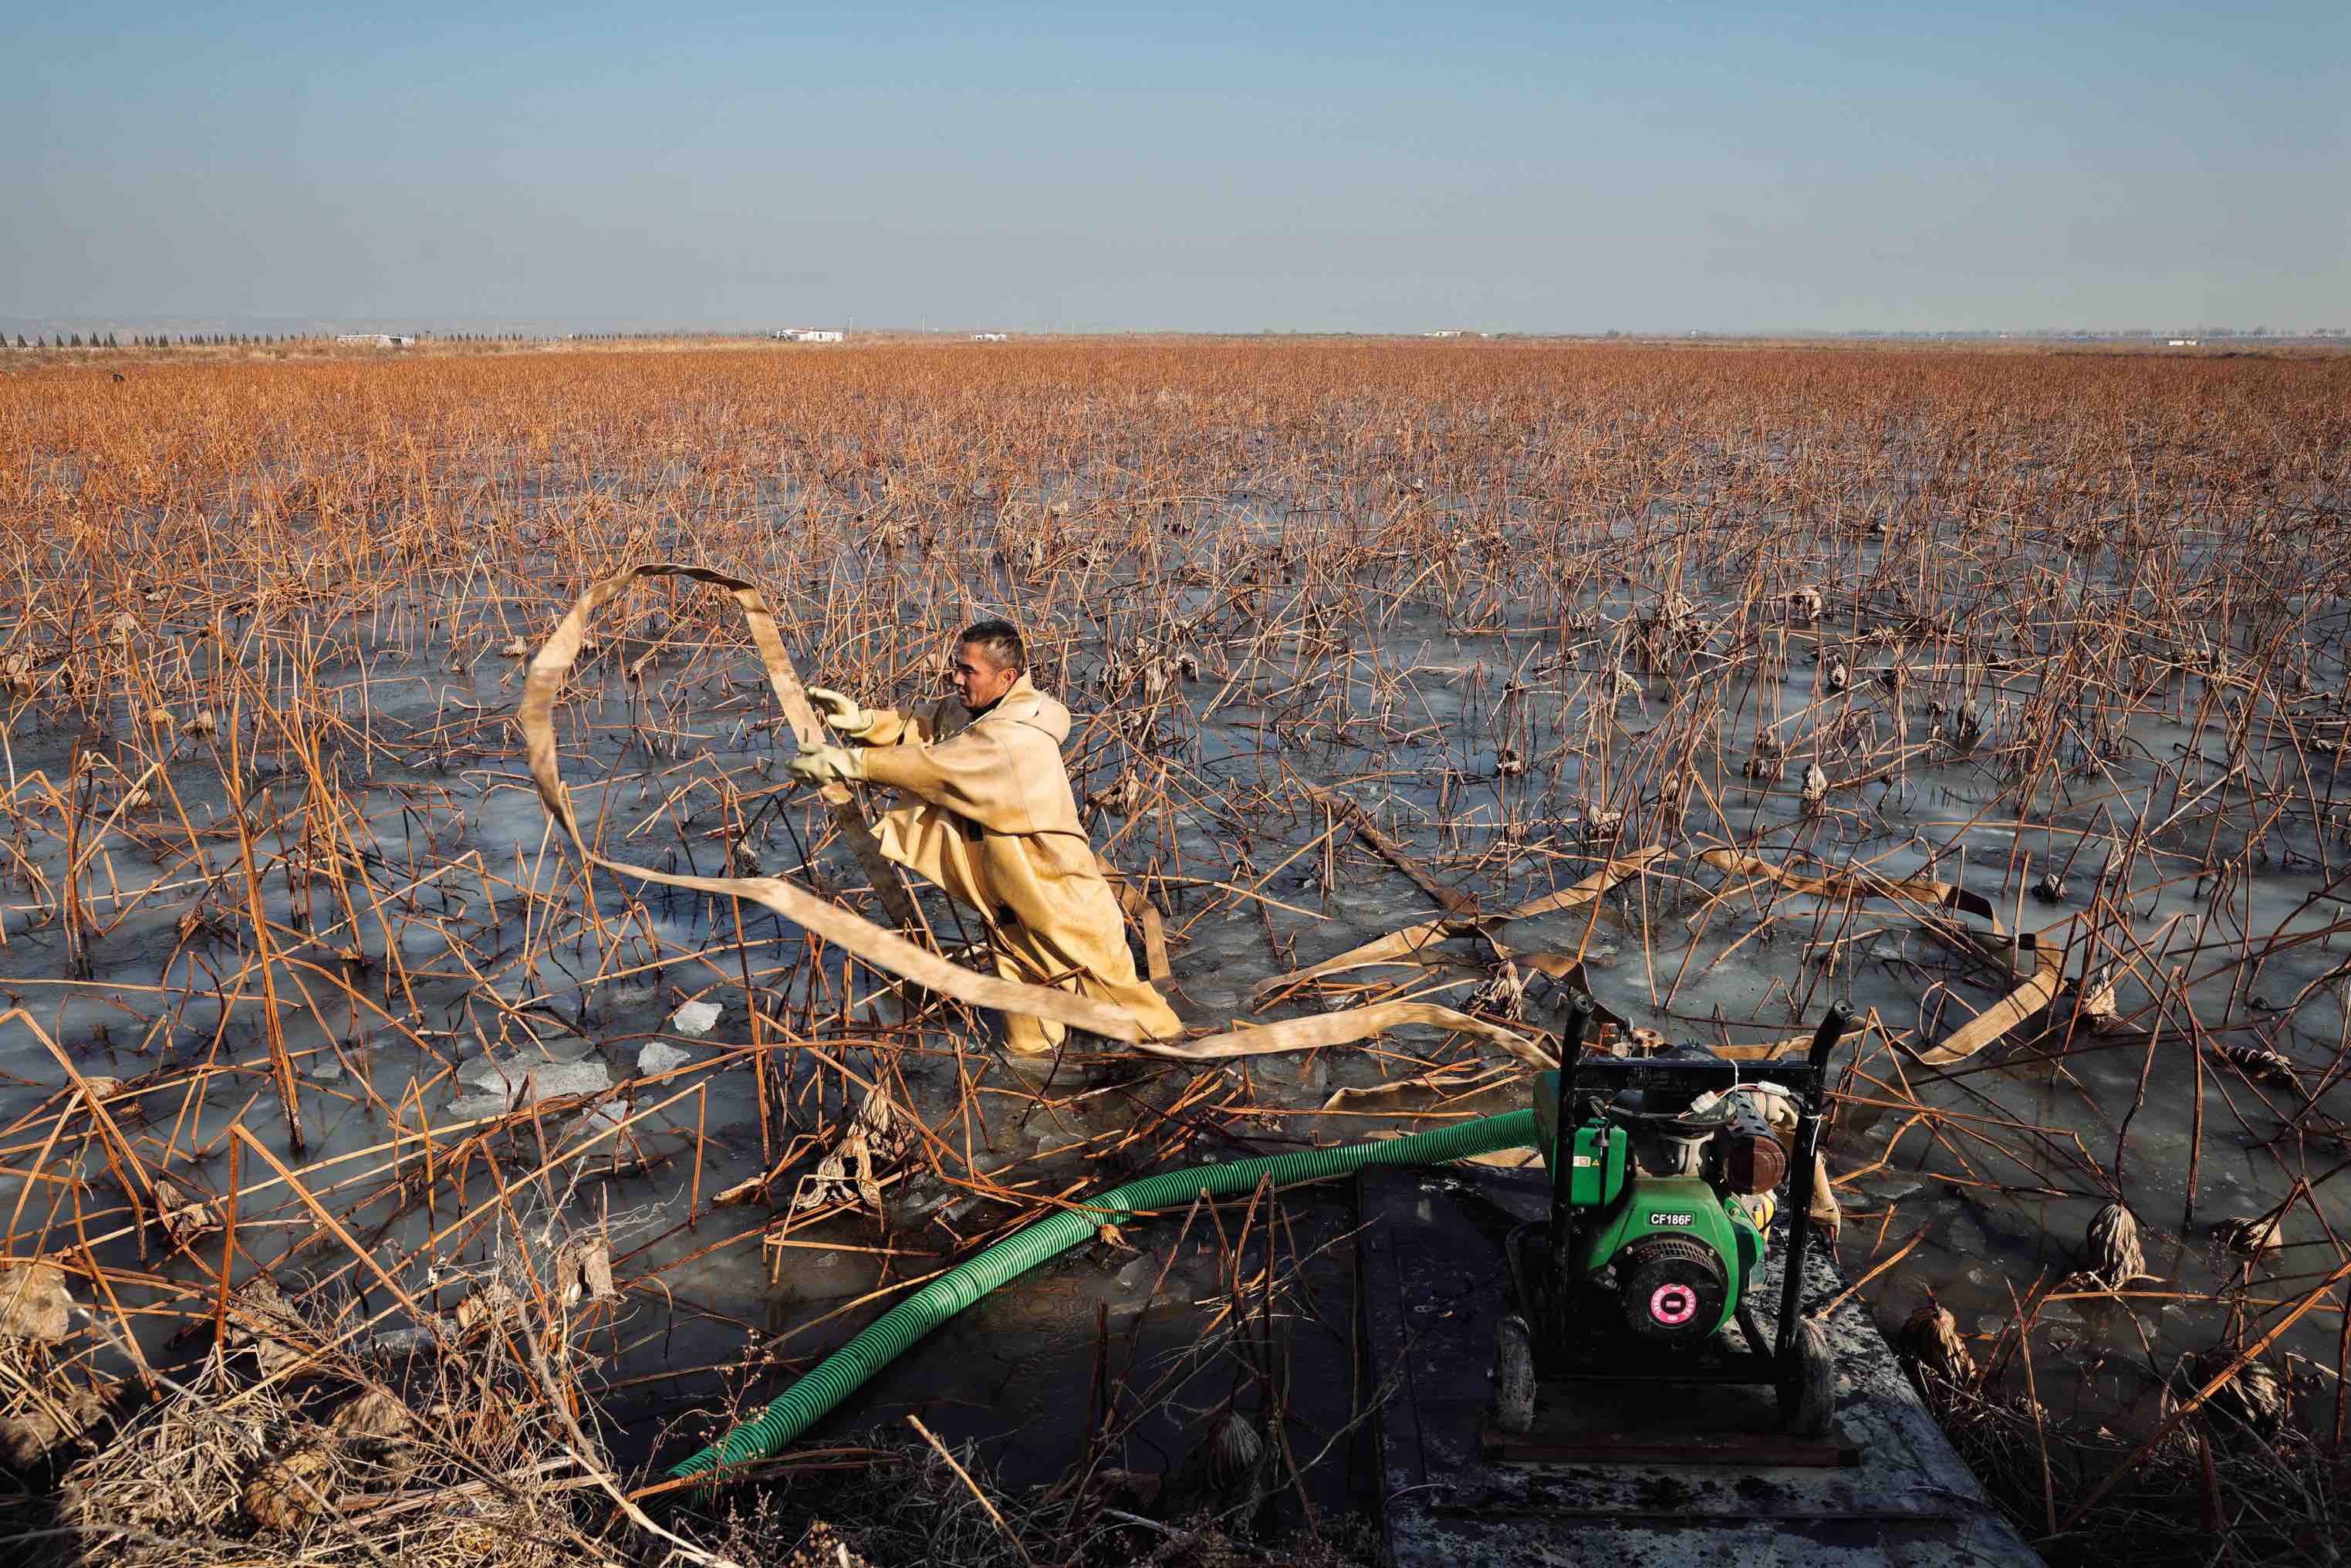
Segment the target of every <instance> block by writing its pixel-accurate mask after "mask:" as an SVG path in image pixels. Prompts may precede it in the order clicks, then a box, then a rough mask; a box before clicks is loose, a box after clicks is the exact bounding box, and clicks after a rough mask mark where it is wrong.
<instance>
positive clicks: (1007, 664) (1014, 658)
mask: <svg viewBox="0 0 2351 1568" xmlns="http://www.w3.org/2000/svg"><path fill="white" fill-rule="evenodd" d="M965 643H972V644H974V645H975V646H977V647H981V648H985V649H986V650H987V656H988V658H989V659H991V660H992V661H994V663H995V664H996V667H997V668H998V669H999V670H1025V669H1027V668H1028V667H1029V654H1028V652H1027V650H1025V649H1024V648H1022V647H1021V646H1020V629H1019V627H1018V626H1015V625H1014V624H1012V622H1009V621H975V622H972V623H971V624H970V625H968V626H967V627H965V628H964V629H963V635H962V636H960V637H958V638H956V646H957V647H961V646H963V645H964V644H965Z"/></svg>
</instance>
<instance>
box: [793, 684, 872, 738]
mask: <svg viewBox="0 0 2351 1568" xmlns="http://www.w3.org/2000/svg"><path fill="white" fill-rule="evenodd" d="M808 699H809V706H810V707H813V708H814V709H816V711H817V713H818V715H819V716H821V717H822V718H823V720H824V722H825V723H827V724H829V725H831V727H833V728H835V729H837V730H839V731H841V734H843V735H862V734H864V733H865V731H866V730H867V729H868V728H869V727H871V726H872V722H873V716H872V714H869V713H867V712H866V711H865V710H864V709H863V708H862V707H859V706H857V699H856V698H854V697H850V696H844V695H841V693H839V692H837V691H834V690H833V689H832V688H831V686H810V688H809V689H808Z"/></svg>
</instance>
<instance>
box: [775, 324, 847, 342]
mask: <svg viewBox="0 0 2351 1568" xmlns="http://www.w3.org/2000/svg"><path fill="white" fill-rule="evenodd" d="M768 336H769V337H771V338H774V339H776V340H778V341H779V342H785V343H838V342H840V341H841V340H842V339H843V338H844V337H846V336H847V334H846V333H843V332H841V331H838V330H836V329H833V328H830V327H787V328H785V329H783V330H782V331H780V332H771V333H769V334H768Z"/></svg>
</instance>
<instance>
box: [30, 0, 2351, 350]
mask: <svg viewBox="0 0 2351 1568" xmlns="http://www.w3.org/2000/svg"><path fill="white" fill-rule="evenodd" d="M2346 46H2351V5H2345V4H2343V3H2342V0H2333V3H2322V0H2306V3H2295V4H2273V3H2267V0H2254V3H2252V4H2247V5H2234V6H2230V7H2225V8H2224V7H2218V6H2199V7H2193V8H2191V7H2186V6H2181V5H2171V4H2164V3H2160V0H2158V3H2156V4H2150V5H2114V6H2111V7H2097V8H2095V9H2094V8H2091V7H2086V6H2067V5H2046V6H2044V5H2019V4H2011V3H2007V0H2001V3H2000V4H1996V5H1991V6H1990V7H1988V8H1981V7H1970V8H1968V9H1966V10H1965V11H1964V12H1962V11H1959V10H1954V11H1952V12H1950V13H1949V14H1948V15H1939V16H1917V15H1910V14H1906V13H1905V12H1904V11H1903V10H1902V9H1901V8H1899V7H1894V6H1886V5H1799V6H1793V7H1786V8H1774V9H1759V8H1749V7H1741V6H1731V5H1702V4H1668V5H1646V6H1642V5H1626V4H1613V5H1604V6H1588V7H1587V6H1582V5H1542V6H1535V5H1526V6H1494V5H1465V6H1461V7H1458V8H1449V9H1448V8H1442V7H1426V6H1423V7H1402V6H1394V5H1383V4H1359V5H1345V6H1339V5H1306V6H1294V7H1290V8H1287V9H1285V10H1284V11H1283V12H1281V14H1280V16H1277V17H1275V18H1274V19H1271V20H1268V19H1266V18H1265V17H1263V16H1259V15H1257V14H1255V13H1254V12H1252V11H1247V10H1242V9H1238V8H1235V9H1229V10H1207V9H1193V10H1187V11H1184V12H1181V13H1175V12H1168V11H1134V12H1126V11H1123V10H1119V9H1115V8H1109V7H1091V8H1074V7H1062V6H1051V5H1032V6H1025V7H1008V6H998V7H987V8H972V9H967V10H956V11H946V10H934V9H929V8H925V7H918V6H893V5H868V6H862V7H859V8H857V9H856V10H854V11H853V12H852V11H847V10H843V11H838V12H834V11H812V12H796V13H786V12H782V11H778V10H777V9H775V8H772V7H770V8H753V7H738V8H732V9H730V8H726V7H721V6H711V5H700V4H695V3H694V0H685V3H683V4H678V5H668V6H647V5H625V6H623V5H609V6H569V7H562V6H549V5H534V4H530V3H528V0H516V3H514V4H509V5H501V6H479V7H466V6H453V5H438V4H432V3H429V0H428V3H427V4H424V5H415V6H409V7H403V8H401V9H400V10H399V11H398V12H397V14H395V13H394V10H393V8H392V7H388V6H387V7H383V8H382V9H381V14H380V15H351V14H343V13H340V12H338V11H336V10H334V9H333V8H304V7H297V6H287V5H276V4H271V3H269V0H261V3H259V4H256V5H247V6H240V7H236V8H234V9H230V8H226V7H210V6H204V5H196V6H188V5H173V6H171V7H169V8H160V7H155V6H152V5H149V4H146V3H144V0H132V3H131V4H128V5H121V6H118V7H113V8H96V9H91V10H77V11H70V12H69V11H67V10H66V9H64V8H55V9H54V10H53V11H52V13H51V14H50V15H47V16H24V15H22V14H21V13H20V14H19V15H18V16H17V17H16V19H14V20H0V60H5V70H6V78H5V79H6V81H7V83H8V88H7V91H6V93H5V96H0V146H5V147H6V148H8V149H10V150H11V155H10V157H9V158H8V167H9V169H10V172H11V175H12V177H11V179H10V180H9V182H8V188H7V191H6V193H5V196H0V317H17V318H38V317H55V318H59V319H84V320H91V321H96V320H98V319H100V318H107V319H126V320H127V319H132V318H152V317H161V316H180V317H194V318H218V319H262V318H266V319H318V320H320V321H329V320H333V321H352V320H358V319H402V320H413V321H414V322H415V323H416V324H418V325H426V326H430V325H442V326H456V325H463V324H465V323H467V322H474V323H488V322H496V321H505V320H528V321H532V322H541V323H568V324H570V325H575V326H580V327H583V328H584V327H593V326H602V325H613V326H631V325H634V326H656V325H663V326H665V325H699V326H712V327H733V326H756V325H782V324H788V323H810V324H815V323H827V324H838V323H841V322H842V321H854V322H855V323H857V324H859V325H862V326H874V327H880V326H920V325H925V324H927V325H931V326H935V327H1003V328H1008V329H1024V330H1025V329H1052V328H1060V329H1186V330H1259V329H1268V328H1272V329H1300V330H1357V331H1386V330H1416V329H1423V328H1426V327H1432V326H1439V325H1443V326H1455V325H1458V326H1466V327H1471V328H1482V329H1497V330H1527V331H1543V330H1569V331H1577V330H1601V329H1609V328H1622V329H1628V330H1672V329H1701V330H1732V331H1736V330H1772V329H1852V328H1883V329H1943V328H1985V327H2011V326H2085V327H2102V328H2105V327H2132V326H2152V327H2158V328H2171V327H2175V326H2181V325H2187V324H2190V323H2199V322H2217V323H2228V324H2232V325H2237V326H2241V327H2250V326H2252V325H2256V324H2266V325H2270V326H2273V327H2286V326H2292V327H2312V326H2337V325H2346V326H2351V197H2346V193H2351V108H2346V105H2351V74H2346V56H2351V47H2346Z"/></svg>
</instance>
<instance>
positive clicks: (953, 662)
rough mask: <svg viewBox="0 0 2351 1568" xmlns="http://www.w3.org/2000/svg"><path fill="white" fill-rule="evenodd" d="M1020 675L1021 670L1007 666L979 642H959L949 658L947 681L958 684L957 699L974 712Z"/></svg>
mask: <svg viewBox="0 0 2351 1568" xmlns="http://www.w3.org/2000/svg"><path fill="white" fill-rule="evenodd" d="M1019 678H1020V672H1019V671H1018V670H1008V669H1006V668H1005V667H1004V666H1003V665H1001V664H998V663H997V662H996V661H995V660H994V659H992V658H990V657H988V653H987V649H985V648H983V647H981V646H980V645H979V644H978V643H956V648H955V652H954V653H952V654H951V655H949V658H948V664H947V685H951V686H953V687H954V688H955V695H956V699H957V700H958V701H960V702H961V703H962V704H963V706H965V707H967V708H969V709H970V710H971V711H972V712H974V713H977V712H978V711H979V710H980V709H982V708H984V707H986V706H987V705H988V704H990V703H992V702H994V701H996V700H997V699H998V697H1001V696H1002V695H1004V694H1005V693H1007V692H1008V691H1010V690H1011V689H1012V683H1013V682H1015V681H1017V680H1019Z"/></svg>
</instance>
